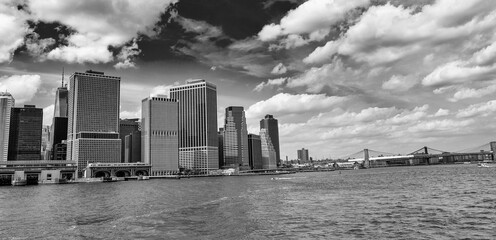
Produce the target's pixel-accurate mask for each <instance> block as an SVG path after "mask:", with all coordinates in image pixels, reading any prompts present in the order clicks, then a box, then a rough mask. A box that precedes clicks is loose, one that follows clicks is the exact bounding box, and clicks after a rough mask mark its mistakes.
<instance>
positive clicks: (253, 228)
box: [0, 165, 496, 239]
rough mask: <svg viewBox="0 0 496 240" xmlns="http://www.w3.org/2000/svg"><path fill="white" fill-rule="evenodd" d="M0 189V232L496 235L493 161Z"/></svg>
mask: <svg viewBox="0 0 496 240" xmlns="http://www.w3.org/2000/svg"><path fill="white" fill-rule="evenodd" d="M273 177H274V176H242V177H241V176H239V177H234V176H233V177H209V178H190V179H180V180H170V179H156V180H149V181H133V182H115V183H84V184H83V183H80V184H69V185H38V186H26V187H10V186H4V187H0V239H387V238H391V239H399V238H400V239H496V168H478V167H477V166H475V165H447V166H420V167H396V168H379V169H369V170H355V171H353V170H350V171H341V172H339V171H334V172H315V173H297V174H289V175H278V176H275V178H276V179H272V178H273Z"/></svg>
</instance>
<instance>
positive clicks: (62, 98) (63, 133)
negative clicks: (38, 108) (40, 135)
mask: <svg viewBox="0 0 496 240" xmlns="http://www.w3.org/2000/svg"><path fill="white" fill-rule="evenodd" d="M68 104H69V91H68V90H67V87H65V86H64V80H63V76H62V86H61V87H59V88H57V91H56V93H55V104H54V108H53V120H52V125H51V129H50V144H49V145H48V147H47V149H48V150H49V151H50V158H51V159H59V160H62V159H60V156H61V154H62V153H61V152H60V151H61V150H62V148H60V147H59V151H58V155H59V156H58V157H55V154H54V149H55V145H57V144H61V143H62V141H63V140H67V121H68V119H67V114H68ZM63 155H65V154H63ZM63 160H65V159H63Z"/></svg>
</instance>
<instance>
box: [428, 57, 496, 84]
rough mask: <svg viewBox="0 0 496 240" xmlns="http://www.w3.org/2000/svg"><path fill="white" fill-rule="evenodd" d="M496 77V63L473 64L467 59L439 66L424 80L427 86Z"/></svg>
mask: <svg viewBox="0 0 496 240" xmlns="http://www.w3.org/2000/svg"><path fill="white" fill-rule="evenodd" d="M493 77H496V65H493V66H471V65H470V63H469V62H466V61H460V60H459V61H453V62H448V63H446V64H444V65H441V66H439V67H437V68H436V69H435V70H434V71H432V72H431V73H430V74H429V75H427V76H426V77H425V78H424V79H423V80H422V84H423V85H425V86H436V85H438V86H439V85H443V84H445V85H446V84H453V83H464V82H468V81H480V80H489V79H490V78H493Z"/></svg>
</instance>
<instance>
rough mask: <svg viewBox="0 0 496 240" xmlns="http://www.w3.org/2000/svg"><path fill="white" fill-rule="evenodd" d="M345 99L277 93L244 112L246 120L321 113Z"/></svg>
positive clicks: (318, 95) (322, 95) (319, 95)
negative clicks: (268, 114)
mask: <svg viewBox="0 0 496 240" xmlns="http://www.w3.org/2000/svg"><path fill="white" fill-rule="evenodd" d="M345 99H346V98H345V97H336V96H330V97H329V96H326V95H324V94H296V95H292V94H289V93H279V94H277V95H274V96H273V97H271V98H269V99H267V100H263V101H259V102H257V103H255V104H253V105H251V106H250V107H249V108H248V109H247V110H246V118H260V117H262V116H264V115H265V114H267V113H271V114H274V115H275V116H282V115H288V114H301V113H306V112H321V111H326V110H327V109H329V108H330V107H332V106H334V105H336V104H338V103H341V102H343V101H345Z"/></svg>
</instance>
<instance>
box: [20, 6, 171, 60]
mask: <svg viewBox="0 0 496 240" xmlns="http://www.w3.org/2000/svg"><path fill="white" fill-rule="evenodd" d="M171 2H175V1H173V0H170V1H159V0H150V1H148V2H146V3H142V2H136V1H130V0H111V1H83V2H81V1H76V0H68V1H49V2H46V1H31V2H29V9H30V11H31V13H32V18H34V19H35V20H39V21H45V22H60V23H62V24H64V25H66V26H69V27H70V28H72V29H74V30H75V32H74V33H73V34H72V35H70V36H68V37H67V41H68V45H67V46H58V47H56V48H55V49H53V50H52V51H50V52H49V53H48V54H47V55H46V57H47V58H48V59H52V60H61V61H66V62H70V63H85V62H89V63H107V62H110V61H113V60H114V56H113V54H112V52H110V50H109V47H110V46H112V47H120V46H123V45H124V44H125V43H127V42H129V41H131V40H132V39H133V38H135V37H136V35H137V34H138V33H143V34H150V35H151V34H153V31H152V27H153V24H154V23H155V22H157V21H158V18H159V15H160V14H161V13H162V12H164V11H165V10H166V7H167V5H168V4H169V3H171ZM128 50H129V49H126V48H124V49H123V51H124V53H121V56H124V55H126V54H128V52H127V53H126V51H128ZM128 56H129V55H128ZM119 60H122V59H120V58H119ZM118 66H119V67H129V66H132V64H131V62H130V61H128V62H127V63H126V60H123V62H121V64H118ZM116 67H117V66H116Z"/></svg>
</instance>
